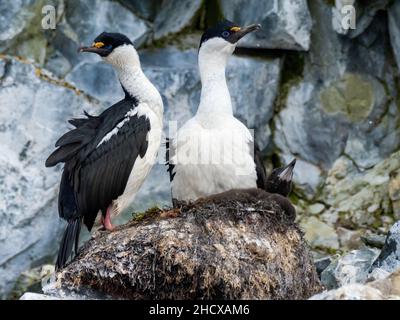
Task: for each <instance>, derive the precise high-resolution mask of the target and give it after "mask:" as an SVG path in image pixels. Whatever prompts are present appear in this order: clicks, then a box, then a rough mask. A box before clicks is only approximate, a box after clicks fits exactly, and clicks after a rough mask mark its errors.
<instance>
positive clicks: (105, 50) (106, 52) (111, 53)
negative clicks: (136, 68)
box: [79, 32, 139, 68]
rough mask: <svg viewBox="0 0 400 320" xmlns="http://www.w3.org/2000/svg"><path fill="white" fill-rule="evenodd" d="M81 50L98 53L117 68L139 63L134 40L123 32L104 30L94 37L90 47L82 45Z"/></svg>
mask: <svg viewBox="0 0 400 320" xmlns="http://www.w3.org/2000/svg"><path fill="white" fill-rule="evenodd" d="M79 52H92V53H97V54H98V55H99V56H101V57H102V58H103V60H104V61H106V62H108V63H110V64H112V65H113V66H114V67H117V68H123V67H124V66H125V65H127V64H132V63H134V64H135V63H139V57H138V54H137V52H136V50H135V48H134V46H133V43H132V41H131V40H129V38H128V37H127V36H125V35H123V34H121V33H108V32H103V33H101V34H100V35H98V36H97V37H96V39H94V41H93V44H92V45H91V46H90V47H80V48H79Z"/></svg>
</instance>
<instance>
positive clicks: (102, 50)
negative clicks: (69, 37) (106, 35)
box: [78, 47, 111, 57]
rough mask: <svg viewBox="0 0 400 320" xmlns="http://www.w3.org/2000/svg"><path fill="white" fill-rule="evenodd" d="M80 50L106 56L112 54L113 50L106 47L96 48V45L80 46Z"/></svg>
mask: <svg viewBox="0 0 400 320" xmlns="http://www.w3.org/2000/svg"><path fill="white" fill-rule="evenodd" d="M78 52H93V53H97V54H98V55H100V56H102V57H105V56H107V55H108V54H110V52H111V50H108V49H105V48H96V47H80V48H79V49H78Z"/></svg>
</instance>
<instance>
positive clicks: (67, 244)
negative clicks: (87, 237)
mask: <svg viewBox="0 0 400 320" xmlns="http://www.w3.org/2000/svg"><path fill="white" fill-rule="evenodd" d="M81 225H82V219H81V218H77V219H73V220H69V221H68V226H67V228H66V229H65V232H64V235H63V237H62V240H61V244H60V249H59V250H58V257H57V262H56V270H58V269H60V268H62V267H64V266H65V265H66V263H67V261H68V259H69V258H70V256H71V255H72V247H74V249H75V254H77V252H78V243H79V233H80V231H81Z"/></svg>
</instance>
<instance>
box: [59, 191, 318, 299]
mask: <svg viewBox="0 0 400 320" xmlns="http://www.w3.org/2000/svg"><path fill="white" fill-rule="evenodd" d="M275 199H276V198H275V197H274V196H273V195H270V194H268V193H266V192H264V191H261V190H257V189H249V190H237V191H230V192H229V191H228V192H226V193H223V194H220V195H217V196H214V197H211V198H206V199H204V200H200V201H198V202H196V203H194V204H191V205H188V206H183V207H182V208H181V209H179V210H178V209H175V210H158V209H157V210H153V211H152V212H149V213H146V214H144V215H142V216H140V217H138V218H134V220H133V221H131V222H129V223H128V224H126V225H123V226H120V227H119V228H118V230H116V231H115V232H112V233H106V232H97V233H96V234H95V235H94V236H93V238H92V239H91V240H90V241H88V242H87V243H86V244H85V246H84V247H83V249H82V250H81V252H80V253H79V255H78V256H77V258H76V259H75V260H74V261H73V262H72V263H70V264H69V265H68V266H67V267H65V268H64V269H62V270H61V271H60V272H59V273H58V274H56V282H55V284H54V285H53V290H54V289H55V288H56V289H58V290H60V289H62V290H65V289H68V290H74V291H78V292H79V290H82V289H92V290H93V289H94V290H96V291H100V292H101V293H103V294H109V295H112V296H114V297H122V298H131V299H217V298H218V299H304V298H308V297H310V296H311V295H312V294H314V293H316V292H318V291H320V289H321V287H320V284H319V281H318V277H317V274H316V271H315V268H314V265H313V262H312V260H311V256H310V253H309V250H308V248H307V245H306V243H305V241H304V240H303V236H302V232H301V231H300V230H299V228H298V227H297V225H296V224H295V223H294V221H293V218H294V217H293V216H289V215H287V212H286V211H285V210H284V209H283V206H282V204H278V202H276V200H275ZM280 199H282V198H280ZM281 201H282V200H280V203H282V202H281ZM286 201H287V200H286ZM288 205H290V203H289V202H288Z"/></svg>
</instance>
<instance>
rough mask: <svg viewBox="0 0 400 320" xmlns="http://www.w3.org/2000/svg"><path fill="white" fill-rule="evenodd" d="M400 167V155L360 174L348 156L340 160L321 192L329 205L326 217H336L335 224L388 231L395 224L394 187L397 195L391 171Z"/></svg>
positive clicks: (333, 221)
mask: <svg viewBox="0 0 400 320" xmlns="http://www.w3.org/2000/svg"><path fill="white" fill-rule="evenodd" d="M399 168H400V153H399V152H396V153H393V154H392V156H390V157H389V158H387V159H385V160H383V161H381V162H380V163H378V164H377V165H375V166H374V167H373V168H372V169H370V170H368V171H366V172H360V171H359V170H358V169H357V168H356V167H355V166H354V163H353V162H352V161H351V160H350V159H348V158H347V157H341V158H339V159H338V160H337V161H336V162H335V163H334V165H333V167H332V169H331V170H330V171H329V173H328V178H327V179H326V185H325V188H324V190H323V192H322V198H323V199H324V202H325V203H326V204H328V206H329V208H328V209H327V210H326V211H325V212H324V213H323V215H325V216H331V217H335V218H334V219H332V221H331V224H332V225H334V224H335V225H338V224H339V225H342V226H344V227H348V228H350V229H357V228H360V227H364V228H368V229H370V230H375V231H378V232H386V230H388V229H389V228H390V226H391V225H392V224H393V223H394V220H393V217H392V215H391V214H390V213H391V212H392V210H393V209H392V204H391V199H390V193H389V189H390V185H392V194H393V196H394V194H395V183H394V182H393V181H395V179H397V178H396V177H395V176H394V175H391V172H394V171H396V170H398V169H399Z"/></svg>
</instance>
